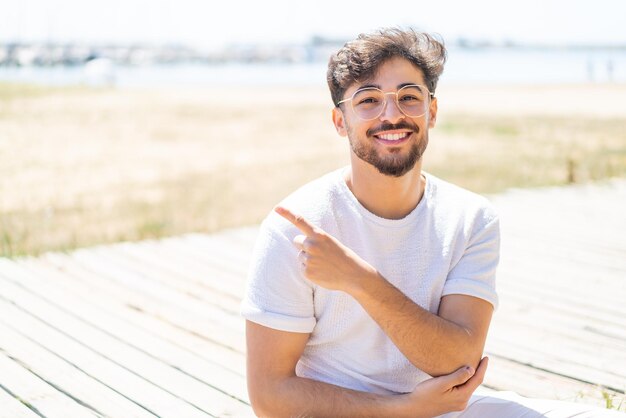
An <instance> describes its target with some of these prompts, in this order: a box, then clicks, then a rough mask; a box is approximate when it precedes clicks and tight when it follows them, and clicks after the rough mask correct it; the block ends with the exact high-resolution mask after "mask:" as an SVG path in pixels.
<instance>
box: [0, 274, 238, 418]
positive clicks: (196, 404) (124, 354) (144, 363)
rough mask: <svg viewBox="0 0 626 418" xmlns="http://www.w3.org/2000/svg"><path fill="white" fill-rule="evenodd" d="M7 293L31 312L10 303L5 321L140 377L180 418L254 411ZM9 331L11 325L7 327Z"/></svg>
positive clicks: (17, 293)
mask: <svg viewBox="0 0 626 418" xmlns="http://www.w3.org/2000/svg"><path fill="white" fill-rule="evenodd" d="M3 293H4V294H5V296H4V297H3V298H2V299H4V298H6V297H9V298H11V300H12V301H13V302H14V303H16V304H17V305H18V306H22V307H23V308H24V309H27V310H28V312H29V315H21V316H17V315H16V314H17V313H18V312H20V310H19V309H17V308H15V307H14V305H8V304H6V303H5V304H3V305H4V306H3V307H2V311H4V312H3V313H6V314H7V315H3V316H4V317H5V318H8V317H11V321H12V322H14V321H15V320H16V318H14V317H12V316H15V317H17V318H18V319H19V320H20V323H19V326H21V327H25V328H27V329H32V330H33V331H34V334H35V335H38V336H41V338H42V341H45V344H47V345H48V346H49V347H54V350H55V351H56V352H57V353H58V354H59V355H62V356H64V357H65V356H66V357H67V358H73V359H76V356H78V354H76V353H71V352H68V351H67V350H68V349H67V345H68V344H72V343H73V347H74V348H75V349H77V350H78V349H80V350H82V351H84V352H90V354H91V355H92V356H94V355H96V356H99V357H100V358H104V359H106V360H108V361H109V362H110V363H111V365H117V366H119V367H120V368H122V369H124V370H125V371H128V372H130V373H131V374H133V375H135V376H137V377H140V378H141V379H142V380H143V381H144V382H145V383H144V386H147V385H146V383H149V384H151V385H153V386H154V387H156V388H159V389H161V391H163V392H164V393H167V394H169V395H170V398H171V400H172V401H176V402H177V403H178V404H179V405H178V406H177V408H182V409H181V411H185V412H184V413H183V412H180V414H181V415H185V414H187V413H189V414H190V416H207V415H212V416H229V415H232V414H235V415H236V414H240V415H245V413H247V411H248V410H249V409H248V407H247V405H245V404H243V403H241V402H239V401H236V400H234V399H233V398H231V397H230V396H227V395H224V394H223V393H221V392H218V391H215V390H213V388H211V387H210V386H208V385H206V384H202V383H201V382H198V381H197V380H196V379H193V378H192V377H191V376H188V375H186V374H184V373H181V372H180V371H179V370H176V369H174V368H172V367H169V366H168V365H166V364H163V363H161V362H159V361H156V360H154V359H153V358H150V357H148V356H146V355H145V354H144V353H142V352H141V351H139V350H137V349H134V348H132V347H130V346H128V345H127V344H125V343H124V342H122V341H120V340H118V339H116V338H113V337H111V336H109V335H107V334H106V333H104V332H102V331H100V330H98V329H96V328H93V327H91V326H88V325H86V324H85V323H84V322H82V321H81V320H80V319H78V318H76V317H73V316H71V315H69V314H66V313H65V312H62V311H60V310H59V309H55V308H54V307H51V306H49V305H48V304H47V303H45V302H43V301H41V300H35V299H34V298H33V297H32V295H30V294H28V293H27V292H25V291H23V290H21V289H20V288H19V287H18V286H15V285H13V284H12V283H9V282H8V281H5V282H4V283H3ZM22 312H23V311H22ZM44 318H45V319H44ZM5 325H8V324H6V323H5ZM100 380H102V379H100ZM151 410H152V408H151ZM157 414H158V415H161V414H160V413H157Z"/></svg>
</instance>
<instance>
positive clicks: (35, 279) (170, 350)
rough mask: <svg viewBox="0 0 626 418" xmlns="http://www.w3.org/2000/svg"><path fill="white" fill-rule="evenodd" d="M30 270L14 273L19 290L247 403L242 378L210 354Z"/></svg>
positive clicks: (43, 274)
mask: <svg viewBox="0 0 626 418" xmlns="http://www.w3.org/2000/svg"><path fill="white" fill-rule="evenodd" d="M30 271H32V272H33V273H36V272H37V271H36V270H26V271H24V275H19V276H18V274H17V273H16V274H15V278H16V279H18V280H19V285H20V286H21V287H23V288H24V289H25V290H27V291H28V292H30V293H32V294H33V295H36V296H37V298H39V299H41V300H42V301H45V302H47V303H48V304H50V305H52V306H55V307H57V308H58V309H60V310H62V311H64V312H65V313H68V314H70V315H73V316H74V317H77V318H80V319H81V320H82V321H84V322H85V323H88V324H90V325H91V326H93V327H94V328H97V329H99V330H101V331H103V332H104V333H106V334H108V335H110V336H112V337H115V338H117V339H118V340H120V341H123V342H124V343H125V344H127V345H129V346H131V347H133V348H136V349H137V350H140V351H141V352H143V353H144V354H145V355H147V356H149V357H152V358H154V359H155V360H158V361H161V362H162V363H164V364H167V365H168V366H170V367H173V368H175V369H176V370H180V371H182V372H184V373H186V374H188V375H190V376H193V377H194V378H195V379H197V380H198V381H200V382H203V383H205V384H207V385H209V386H211V387H212V388H214V389H216V390H219V391H224V392H226V393H227V394H228V395H229V396H231V397H233V398H235V399H238V400H240V401H241V402H244V403H249V401H248V396H247V391H246V381H245V376H244V375H243V374H240V373H237V372H233V371H232V370H230V369H228V368H225V367H224V366H223V365H222V364H219V363H218V362H216V361H215V360H213V359H211V358H209V357H207V356H208V355H210V354H211V352H210V351H209V352H207V353H204V355H202V356H200V355H198V354H195V353H193V352H190V351H188V350H184V349H182V348H181V347H180V346H176V345H174V344H171V343H170V342H168V341H167V340H165V339H163V338H162V337H161V335H158V336H157V335H155V334H150V333H148V332H146V331H144V330H143V329H141V328H138V327H136V326H133V325H132V324H130V323H129V321H128V318H127V317H125V316H123V315H121V316H116V315H111V314H110V313H109V312H107V311H103V310H101V309H98V308H97V307H96V306H95V305H94V303H93V301H91V300H89V295H88V294H85V293H83V294H80V295H77V294H76V292H75V291H74V290H73V289H67V290H66V289H63V286H60V283H59V282H58V281H57V277H56V276H54V275H53V274H51V273H50V272H45V271H44V272H40V274H28V273H27V272H30ZM96 294H97V295H98V297H97V299H101V296H100V294H98V293H91V295H96ZM92 297H93V296H92ZM238 360H239V361H242V362H243V357H241V358H238Z"/></svg>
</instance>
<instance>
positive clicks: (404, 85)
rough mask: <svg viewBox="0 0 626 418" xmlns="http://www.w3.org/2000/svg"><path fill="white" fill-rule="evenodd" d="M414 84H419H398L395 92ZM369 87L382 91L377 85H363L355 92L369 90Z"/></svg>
mask: <svg viewBox="0 0 626 418" xmlns="http://www.w3.org/2000/svg"><path fill="white" fill-rule="evenodd" d="M415 84H418V85H419V84H420V83H414V82H409V83H401V84H398V86H397V87H396V89H397V90H400V89H401V88H402V87H406V86H412V85H415ZM371 87H374V88H377V89H378V90H382V88H381V87H380V85H379V84H364V85H362V86H360V87H359V88H358V89H357V91H358V90H363V89H368V88H371Z"/></svg>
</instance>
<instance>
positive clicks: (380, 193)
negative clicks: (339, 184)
mask: <svg viewBox="0 0 626 418" xmlns="http://www.w3.org/2000/svg"><path fill="white" fill-rule="evenodd" d="M351 160H352V161H351V162H352V164H351V168H350V170H349V171H348V172H347V173H346V176H345V180H346V184H347V185H348V188H349V189H350V191H352V194H354V196H355V197H356V198H357V200H358V201H359V203H361V205H363V207H365V208H366V209H367V210H368V211H370V212H372V213H373V214H375V215H377V216H380V217H381V218H386V219H402V218H404V217H405V216H407V215H408V214H409V213H411V211H412V210H413V209H415V207H416V206H417V204H418V203H419V202H420V200H421V199H422V196H423V195H424V189H425V185H426V179H425V178H424V177H423V176H422V161H421V159H420V160H419V161H418V162H417V163H416V164H415V167H413V169H412V170H411V171H409V172H408V173H406V174H405V175H403V176H402V177H391V176H386V175H384V174H381V173H379V172H378V170H377V169H376V168H375V167H373V166H372V165H371V164H369V163H366V162H364V161H362V160H361V159H359V158H358V157H356V156H355V155H352V156H351Z"/></svg>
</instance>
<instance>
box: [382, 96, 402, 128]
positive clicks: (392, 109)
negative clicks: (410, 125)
mask: <svg viewBox="0 0 626 418" xmlns="http://www.w3.org/2000/svg"><path fill="white" fill-rule="evenodd" d="M395 94H396V93H395V92H390V93H387V94H386V95H385V105H384V107H383V111H382V113H381V114H380V116H379V117H378V118H379V119H380V120H381V121H388V122H390V123H397V122H399V121H400V120H401V119H404V118H405V116H406V115H405V114H404V113H402V111H401V110H400V108H399V107H398V102H397V100H396V97H397V96H395Z"/></svg>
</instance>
